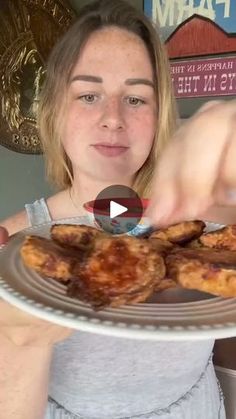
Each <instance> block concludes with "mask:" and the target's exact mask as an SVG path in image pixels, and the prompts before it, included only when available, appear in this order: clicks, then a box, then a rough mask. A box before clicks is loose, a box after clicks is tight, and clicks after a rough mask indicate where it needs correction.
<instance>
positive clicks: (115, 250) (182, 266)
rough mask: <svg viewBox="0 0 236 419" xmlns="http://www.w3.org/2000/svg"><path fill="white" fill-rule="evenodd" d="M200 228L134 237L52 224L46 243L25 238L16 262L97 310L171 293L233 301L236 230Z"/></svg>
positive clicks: (178, 227) (192, 224)
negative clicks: (191, 292) (188, 292)
mask: <svg viewBox="0 0 236 419" xmlns="http://www.w3.org/2000/svg"><path fill="white" fill-rule="evenodd" d="M204 227H205V224H204V222H202V221H199V220H196V221H188V222H182V223H179V224H175V225H173V226H170V227H168V228H163V229H160V230H157V231H154V232H153V233H151V235H150V236H149V237H146V236H144V237H134V236H128V235H125V234H123V235H115V236H113V235H111V234H109V233H105V232H103V231H101V230H98V229H96V228H95V227H91V226H86V225H67V224H57V225H54V226H53V227H52V228H51V231H50V232H51V238H50V239H45V238H43V237H38V236H27V237H26V239H25V242H24V244H23V246H22V249H21V256H22V259H23V261H24V263H25V264H26V265H27V266H28V267H30V268H32V269H35V270H36V271H37V272H38V273H39V274H40V275H42V276H46V277H50V278H53V279H56V280H59V281H62V282H63V283H64V284H65V286H66V292H67V295H69V296H70V297H73V298H78V299H80V300H82V301H84V302H87V303H89V304H90V305H91V306H92V307H93V308H94V309H96V310H99V309H102V308H104V307H107V306H111V307H118V306H120V305H123V304H133V303H138V302H144V301H146V300H147V299H148V298H149V297H150V296H151V295H152V294H153V293H154V292H161V291H163V290H166V289H168V288H173V287H183V288H190V289H196V290H199V291H204V292H207V293H211V294H214V295H220V296H224V297H234V296H235V297H236V232H235V230H236V227H235V226H228V227H225V228H222V229H220V230H217V231H216V232H213V233H204ZM225 249H226V250H225ZM227 249H230V250H227Z"/></svg>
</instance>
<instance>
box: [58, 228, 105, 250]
mask: <svg viewBox="0 0 236 419" xmlns="http://www.w3.org/2000/svg"><path fill="white" fill-rule="evenodd" d="M104 234H105V233H104V232H103V231H102V230H98V229H97V228H94V227H91V226H86V225H76V224H54V225H53V226H52V227H51V238H52V239H53V240H54V241H56V242H58V243H59V244H60V245H62V246H63V247H68V246H72V247H76V248H78V249H81V250H84V251H86V250H89V249H91V247H93V244H94V238H95V237H98V236H101V235H104Z"/></svg>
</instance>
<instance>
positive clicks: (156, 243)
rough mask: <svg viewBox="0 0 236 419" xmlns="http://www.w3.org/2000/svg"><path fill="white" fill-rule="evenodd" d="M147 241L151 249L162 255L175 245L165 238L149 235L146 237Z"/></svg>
mask: <svg viewBox="0 0 236 419" xmlns="http://www.w3.org/2000/svg"><path fill="white" fill-rule="evenodd" d="M148 241H149V242H150V243H151V245H152V247H153V249H155V250H156V251H157V253H159V254H161V255H163V256H165V255H167V254H168V253H169V252H170V250H172V249H173V248H174V247H177V246H175V245H174V244H173V243H171V242H169V241H167V240H161V239H158V238H155V237H151V236H150V237H149V238H148Z"/></svg>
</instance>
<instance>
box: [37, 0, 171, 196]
mask: <svg viewBox="0 0 236 419" xmlns="http://www.w3.org/2000/svg"><path fill="white" fill-rule="evenodd" d="M107 26H117V27H119V28H122V29H126V30H128V31H131V32H133V33H134V34H136V35H137V36H139V37H140V38H141V39H142V40H143V41H144V43H145V45H146V47H147V49H148V52H149V55H150V59H151V62H152V65H153V69H154V79H155V80H154V82H155V86H156V97H157V104H158V115H157V118H158V129H157V132H156V135H155V138H154V141H153V146H152V150H151V152H150V155H149V157H148V158H147V160H146V161H145V163H144V164H143V166H142V167H141V168H140V169H139V171H138V173H137V175H136V178H135V180H134V184H133V188H134V189H135V190H136V192H137V193H139V195H140V196H143V197H148V196H149V193H150V189H151V183H152V178H153V173H154V169H155V167H156V164H157V160H158V157H159V155H160V153H161V151H162V150H163V148H164V147H165V145H166V144H167V143H168V141H169V139H170V137H171V135H172V133H173V130H174V128H175V125H176V120H177V112H176V106H175V100H174V96H173V92H172V82H171V78H170V69H169V62H168V58H167V55H166V52H165V48H164V46H163V45H162V43H161V41H160V38H159V35H158V32H157V28H156V27H155V26H154V25H153V24H152V22H151V21H150V20H149V19H148V18H147V17H146V16H145V15H144V14H143V13H142V12H140V11H138V10H137V9H136V8H134V7H132V6H131V5H130V4H129V3H127V2H126V1H124V0H112V1H111V0H100V1H95V2H93V3H90V4H89V5H87V6H85V7H84V8H83V9H81V12H80V14H79V16H78V18H77V20H76V21H75V23H74V24H73V25H72V26H71V27H70V29H69V30H68V31H67V32H66V34H65V35H64V36H63V38H62V39H61V40H60V41H59V42H58V43H57V44H56V46H55V47H54V49H53V51H52V53H51V55H50V59H49V61H48V65H47V72H46V80H45V84H44V88H43V89H42V92H41V97H40V103H39V109H38V127H39V132H40V137H41V142H42V147H43V151H44V154H45V160H46V173H47V177H48V179H49V180H50V181H51V182H52V183H53V184H54V185H56V186H57V187H59V188H61V189H62V188H66V187H68V186H70V185H71V183H72V181H73V171H72V165H71V162H70V160H69V158H68V157H67V155H66V154H65V151H64V149H63V146H62V139H61V132H62V126H63V116H64V109H65V97H66V92H67V89H68V83H69V80H70V76H71V73H72V71H73V68H74V66H75V64H76V62H77V60H78V57H79V55H80V51H81V48H82V47H83V45H84V44H85V42H86V41H87V39H88V38H89V36H90V35H91V34H92V33H93V32H94V31H97V30H100V29H103V28H104V27H107Z"/></svg>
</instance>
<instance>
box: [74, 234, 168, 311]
mask: <svg viewBox="0 0 236 419" xmlns="http://www.w3.org/2000/svg"><path fill="white" fill-rule="evenodd" d="M73 275H74V277H73V278H72V279H71V280H70V283H69V285H68V295H69V296H71V297H74V298H79V299H81V300H83V301H86V302H89V303H90V304H91V305H92V306H93V308H95V309H96V310H98V309H101V308H104V307H106V306H112V307H118V306H120V305H123V304H127V303H129V304H133V303H137V302H143V301H145V300H146V299H147V298H148V297H149V296H150V295H151V294H152V293H153V291H154V289H155V287H156V286H157V285H158V284H159V283H160V281H161V280H162V278H164V276H165V264H164V260H163V258H162V257H161V255H159V254H158V253H157V252H156V251H155V249H153V247H152V245H151V244H150V243H149V241H148V240H143V239H139V238H135V237H129V236H122V237H121V236H120V237H117V236H111V237H109V236H107V237H99V238H97V239H95V246H94V248H93V251H92V252H91V253H90V254H89V255H88V257H87V258H85V259H84V261H83V263H82V264H80V265H76V266H75V267H74V269H73Z"/></svg>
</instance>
